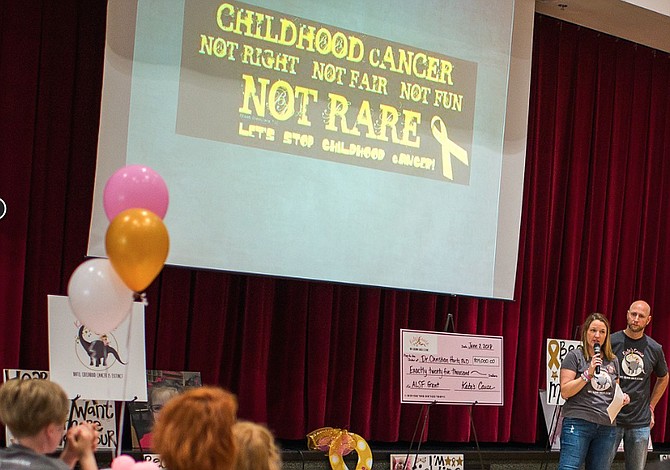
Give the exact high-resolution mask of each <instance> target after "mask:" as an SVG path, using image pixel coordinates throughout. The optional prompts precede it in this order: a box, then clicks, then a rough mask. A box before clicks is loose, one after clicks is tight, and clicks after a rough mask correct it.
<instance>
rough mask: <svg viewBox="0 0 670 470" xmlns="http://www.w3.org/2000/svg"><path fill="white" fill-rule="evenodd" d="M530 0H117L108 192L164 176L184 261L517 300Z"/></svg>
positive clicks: (107, 122) (106, 140)
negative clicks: (120, 182)
mask: <svg viewBox="0 0 670 470" xmlns="http://www.w3.org/2000/svg"><path fill="white" fill-rule="evenodd" d="M533 14H534V2H532V0H523V1H522V0H518V1H516V2H515V1H513V0H496V1H495V2H491V1H490V0H468V1H467V2H464V1H462V0H427V1H422V2H406V1H400V0H390V1H383V2H382V1H360V0H355V1H354V0H340V1H338V2H323V1H319V0H304V1H300V2H296V1H290V0H282V1H280V0H277V1H252V0H248V1H247V2H246V3H241V2H236V1H231V2H221V1H205V0H134V1H131V0H125V1H114V2H109V7H108V19H107V22H108V25H107V28H108V29H107V43H106V51H105V69H104V82H103V90H102V111H101V120H100V137H99V145H98V162H97V170H96V182H95V193H94V201H93V215H92V221H91V231H90V236H89V250H88V254H89V255H90V256H98V257H104V256H106V253H105V232H106V230H107V227H108V226H109V221H108V220H107V218H106V216H105V212H104V210H103V191H104V186H105V183H106V181H107V180H108V179H109V177H110V176H111V175H112V174H113V173H114V172H115V171H116V170H118V169H119V168H122V167H123V166H125V165H130V164H142V165H146V166H148V167H151V168H152V169H153V170H155V171H156V172H158V173H159V174H160V175H161V176H162V177H163V179H164V180H165V182H166V184H167V186H168V190H169V194H170V205H169V209H168V212H167V215H166V216H165V219H164V221H165V225H166V227H167V228H168V232H169V236H170V254H169V257H168V260H167V263H168V264H170V265H177V266H188V267H193V268H202V269H215V270H225V271H230V272H240V273H250V274H260V275H272V276H278V277H288V278H298V279H309V280H324V281H331V282H337V283H346V284H357V285H370V286H380V287H389V288H398V289H410V290H417V291H427V292H437V293H449V294H457V295H467V296H475V297H493V298H503V299H511V298H512V297H513V294H514V281H515V272H516V263H517V252H518V244H519V224H520V216H521V199H522V190H523V171H524V158H525V150H526V128H527V112H528V96H529V83H530V57H531V40H532V25H533Z"/></svg>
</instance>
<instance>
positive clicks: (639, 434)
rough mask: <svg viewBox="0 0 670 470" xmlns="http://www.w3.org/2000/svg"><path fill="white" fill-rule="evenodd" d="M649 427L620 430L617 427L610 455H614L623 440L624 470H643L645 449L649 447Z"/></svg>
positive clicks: (645, 459) (645, 458)
mask: <svg viewBox="0 0 670 470" xmlns="http://www.w3.org/2000/svg"><path fill="white" fill-rule="evenodd" d="M649 431H650V428H649V426H644V427H641V428H622V427H621V426H619V427H617V433H616V434H617V435H616V442H615V443H614V451H613V452H612V455H614V454H616V450H617V448H618V447H619V444H620V443H621V440H622V439H623V453H624V458H625V459H626V470H643V469H644V465H645V463H646V462H647V448H648V446H649Z"/></svg>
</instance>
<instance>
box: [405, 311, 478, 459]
mask: <svg viewBox="0 0 670 470" xmlns="http://www.w3.org/2000/svg"><path fill="white" fill-rule="evenodd" d="M455 329H456V327H455V324H454V316H453V315H452V314H451V313H448V314H447V321H446V322H445V324H444V328H443V331H444V332H445V333H455V332H456V331H455ZM436 403H437V402H436V401H434V400H433V401H432V402H430V403H427V404H425V405H423V406H422V407H421V411H420V412H419V417H418V419H417V420H416V426H415V427H414V433H413V434H412V440H411V441H410V443H409V448H408V449H407V455H406V456H405V465H404V466H403V470H409V465H408V462H409V456H410V454H411V453H412V446H413V445H414V439H415V437H416V431H417V429H419V423H420V422H421V416H422V415H423V426H422V427H421V435H420V436H419V442H418V444H417V447H416V452H415V453H414V463H413V464H412V470H416V468H417V467H416V464H417V459H418V456H419V451H420V450H421V442H423V440H424V438H425V437H426V436H425V434H426V427H427V425H428V416H429V414H430V407H431V406H433V405H435V404H436ZM476 404H477V401H474V402H473V403H472V404H471V405H470V410H469V420H470V427H471V429H472V435H473V436H474V438H475V445H476V446H477V455H478V456H479V463H480V465H481V468H482V470H484V461H483V459H482V452H481V449H480V448H479V441H478V440H477V430H476V428H475V422H474V420H473V419H472V410H473V409H474V408H475V405H476Z"/></svg>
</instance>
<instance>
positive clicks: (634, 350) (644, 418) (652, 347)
mask: <svg viewBox="0 0 670 470" xmlns="http://www.w3.org/2000/svg"><path fill="white" fill-rule="evenodd" d="M611 341H612V350H613V351H614V354H616V356H617V358H618V359H619V361H620V362H621V380H620V382H619V383H620V385H621V388H622V389H623V391H624V392H626V393H627V394H628V395H629V396H630V404H628V405H626V406H624V407H623V408H622V409H621V412H620V413H619V416H617V424H618V425H619V426H625V427H642V426H649V424H650V423H651V410H650V409H649V403H650V400H649V398H650V396H651V374H652V372H653V373H654V374H656V376H657V377H663V376H665V375H666V374H667V373H668V364H667V363H666V362H665V356H664V355H663V347H662V346H661V345H660V344H658V343H657V342H656V341H654V340H653V339H652V338H650V337H649V336H647V335H643V336H642V338H640V339H632V338H629V337H628V336H626V334H625V333H624V332H623V331H617V332H616V333H613V334H612V336H611Z"/></svg>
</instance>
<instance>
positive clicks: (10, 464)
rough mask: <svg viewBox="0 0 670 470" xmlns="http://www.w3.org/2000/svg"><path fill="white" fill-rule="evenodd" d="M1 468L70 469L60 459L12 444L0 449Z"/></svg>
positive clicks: (13, 469)
mask: <svg viewBox="0 0 670 470" xmlns="http://www.w3.org/2000/svg"><path fill="white" fill-rule="evenodd" d="M0 469H1V470H25V469H33V470H70V467H69V466H68V465H67V464H66V463H65V462H63V461H62V460H61V459H58V458H54V457H48V456H46V455H43V454H38V453H37V452H35V451H34V450H32V449H29V448H27V447H24V446H22V445H18V444H14V445H11V446H9V447H7V448H6V449H0Z"/></svg>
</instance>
